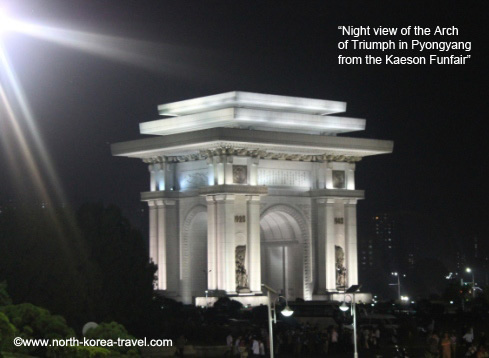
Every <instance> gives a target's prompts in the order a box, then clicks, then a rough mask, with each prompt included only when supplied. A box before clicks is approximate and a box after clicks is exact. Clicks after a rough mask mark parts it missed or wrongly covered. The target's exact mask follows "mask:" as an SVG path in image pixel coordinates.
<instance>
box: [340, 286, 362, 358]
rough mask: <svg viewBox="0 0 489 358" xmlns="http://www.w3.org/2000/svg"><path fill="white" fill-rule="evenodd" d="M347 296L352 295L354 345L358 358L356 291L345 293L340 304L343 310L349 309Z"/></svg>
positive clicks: (354, 353) (355, 355)
mask: <svg viewBox="0 0 489 358" xmlns="http://www.w3.org/2000/svg"><path fill="white" fill-rule="evenodd" d="M346 297H350V301H351V315H352V316H353V347H354V352H353V357H354V358H358V350H357V310H356V308H355V293H352V295H351V296H350V295H345V299H344V300H343V303H342V304H341V305H340V310H342V311H343V312H346V311H348V308H349V307H348V305H347V304H346Z"/></svg>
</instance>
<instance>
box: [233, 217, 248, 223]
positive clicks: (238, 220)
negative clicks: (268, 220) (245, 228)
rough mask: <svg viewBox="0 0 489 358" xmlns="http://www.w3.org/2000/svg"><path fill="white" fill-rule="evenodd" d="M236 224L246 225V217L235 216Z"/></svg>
mask: <svg viewBox="0 0 489 358" xmlns="http://www.w3.org/2000/svg"><path fill="white" fill-rule="evenodd" d="M234 222H235V223H245V222H246V216H245V215H235V216H234Z"/></svg>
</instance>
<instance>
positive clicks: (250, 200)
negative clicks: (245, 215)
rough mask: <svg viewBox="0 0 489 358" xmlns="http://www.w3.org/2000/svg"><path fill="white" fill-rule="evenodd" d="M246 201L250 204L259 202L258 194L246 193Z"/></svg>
mask: <svg viewBox="0 0 489 358" xmlns="http://www.w3.org/2000/svg"><path fill="white" fill-rule="evenodd" d="M246 201H247V202H248V203H250V204H259V203H260V195H246Z"/></svg>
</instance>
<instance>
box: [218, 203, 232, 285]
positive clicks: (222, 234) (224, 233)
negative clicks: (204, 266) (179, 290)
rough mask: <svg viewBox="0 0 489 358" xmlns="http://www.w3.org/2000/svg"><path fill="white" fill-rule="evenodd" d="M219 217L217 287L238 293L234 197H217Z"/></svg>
mask: <svg viewBox="0 0 489 358" xmlns="http://www.w3.org/2000/svg"><path fill="white" fill-rule="evenodd" d="M215 200H216V205H217V207H216V216H217V220H216V223H217V225H216V226H217V229H216V231H217V251H218V255H217V256H218V258H217V266H218V267H217V271H218V274H217V275H218V278H217V281H218V282H217V285H218V289H220V290H225V291H226V292H227V293H236V253H235V251H236V240H235V230H234V195H229V194H220V195H215Z"/></svg>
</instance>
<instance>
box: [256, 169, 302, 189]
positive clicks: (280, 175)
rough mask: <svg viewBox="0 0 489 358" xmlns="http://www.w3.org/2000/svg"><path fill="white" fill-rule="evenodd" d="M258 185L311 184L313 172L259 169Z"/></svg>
mask: <svg viewBox="0 0 489 358" xmlns="http://www.w3.org/2000/svg"><path fill="white" fill-rule="evenodd" d="M258 185H275V186H302V187H309V186H311V173H310V172H309V171H307V170H284V169H258Z"/></svg>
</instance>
